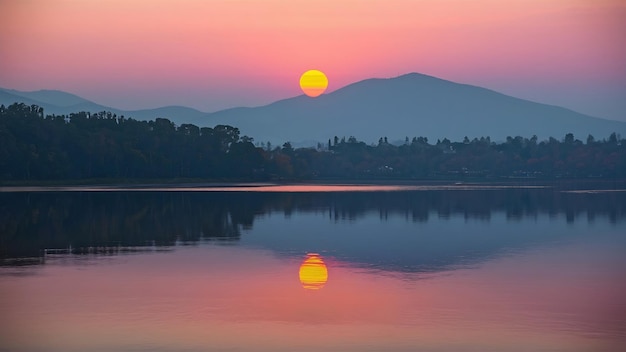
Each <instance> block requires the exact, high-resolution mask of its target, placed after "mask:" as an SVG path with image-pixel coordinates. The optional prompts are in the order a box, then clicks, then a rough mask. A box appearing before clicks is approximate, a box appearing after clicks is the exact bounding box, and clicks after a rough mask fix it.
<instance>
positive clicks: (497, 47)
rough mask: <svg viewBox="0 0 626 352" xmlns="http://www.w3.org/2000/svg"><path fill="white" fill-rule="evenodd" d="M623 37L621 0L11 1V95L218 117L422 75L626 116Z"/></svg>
mask: <svg viewBox="0 0 626 352" xmlns="http://www.w3.org/2000/svg"><path fill="white" fill-rule="evenodd" d="M391 4H392V5H391ZM623 33H626V3H625V2H623V1H620V0H593V1H592V0H508V1H502V0H480V1H464V0H449V1H443V0H421V1H419V0H416V1H409V0H398V1H394V2H389V1H383V0H371V1H363V0H349V1H341V0H317V1H300V0H292V1H282V0H281V1H279V0H264V1H256V0H240V1H230V0H207V1H201V0H179V1H165V0H146V1H144V0H92V1H78V0H74V1H69V0H23V1H17V0H0V43H1V45H2V50H1V51H0V87H4V88H12V89H18V90H37V89H60V90H64V91H68V92H71V93H75V94H78V95H80V96H82V97H85V98H88V99H90V100H93V101H96V102H98V103H101V104H104V105H109V106H113V107H118V108H122V109H140V108H152V107H158V106H163V105H187V106H191V107H195V108H198V109H200V110H203V111H214V110H218V109H222V108H226V107H232V106H255V105H261V104H266V103H269V102H272V101H275V100H278V99H282V98H287V97H292V96H295V95H299V94H301V92H300V90H299V87H298V80H299V77H300V74H301V73H302V72H304V71H306V70H308V69H320V70H322V71H324V72H325V73H326V74H327V75H328V77H329V91H333V90H335V89H338V88H341V87H342V86H345V85H347V84H350V83H353V82H355V81H358V80H361V79H366V78H371V77H394V76H398V75H401V74H405V73H409V72H420V73H425V74H430V75H434V76H437V77H440V78H444V79H448V80H452V81H456V82H461V83H468V84H474V85H480V86H484V87H487V88H491V89H495V90H498V91H501V92H503V93H507V94H511V95H514V96H518V97H522V98H529V99H531V100H535V101H541V102H547V103H552V104H557V105H562V106H566V107H569V108H572V109H575V110H578V111H581V112H585V113H589V114H592V115H596V116H603V117H609V118H614V119H622V120H626V83H625V82H626V46H625V45H623V43H624V42H626V36H625V35H624V34H623Z"/></svg>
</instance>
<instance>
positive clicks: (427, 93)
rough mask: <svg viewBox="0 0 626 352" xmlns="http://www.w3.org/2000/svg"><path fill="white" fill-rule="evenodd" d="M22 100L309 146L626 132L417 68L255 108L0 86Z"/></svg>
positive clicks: (2, 94)
mask: <svg viewBox="0 0 626 352" xmlns="http://www.w3.org/2000/svg"><path fill="white" fill-rule="evenodd" d="M16 101H21V102H24V103H26V104H29V105H30V104H37V105H39V106H41V107H43V108H44V111H45V112H46V113H47V114H50V113H54V114H69V113H71V112H77V111H90V112H99V111H111V112H113V113H116V114H118V115H124V116H126V117H133V118H135V119H140V120H152V119H155V118H157V117H166V118H169V119H170V120H171V121H173V122H174V123H176V124H177V125H180V124H183V123H192V124H195V125H197V126H200V127H205V126H208V127H213V126H215V125H217V124H228V125H232V126H235V127H238V128H239V129H240V130H241V133H242V135H248V136H251V137H254V139H255V141H258V142H264V141H271V142H272V143H273V144H274V145H277V144H282V143H284V142H285V141H291V142H292V143H293V144H294V145H295V146H302V145H314V144H315V143H317V142H324V141H327V140H328V139H329V138H331V139H332V138H333V137H334V136H338V137H340V138H341V137H344V136H345V137H346V138H347V137H350V136H355V137H356V138H357V139H358V140H362V141H365V142H367V143H371V142H376V141H378V139H379V138H380V137H388V138H389V140H390V141H393V140H404V137H405V136H406V137H409V138H411V137H414V136H416V137H417V136H424V137H428V138H429V140H430V141H431V142H432V141H436V140H437V139H438V138H448V139H451V140H453V141H458V140H462V139H463V138H464V137H465V136H467V137H469V138H470V139H472V138H474V137H482V136H490V137H491V138H492V140H495V141H498V140H504V139H505V138H506V137H507V136H523V137H531V136H533V135H537V137H539V139H540V140H543V139H547V138H548V137H555V138H558V139H561V138H563V136H565V134H567V133H573V134H574V136H575V137H576V138H578V139H581V140H584V139H585V138H586V137H587V135H589V134H591V135H593V136H594V137H596V138H600V139H601V138H606V137H608V136H609V135H610V134H611V133H613V132H616V133H620V134H622V135H626V122H621V121H613V120H606V119H601V118H596V117H591V116H588V115H584V114H580V113H577V112H575V111H572V110H568V109H565V108H561V107H557V106H552V105H546V104H539V103H535V102H531V101H527V100H523V99H518V98H514V97H511V96H507V95H504V94H500V93H498V92H495V91H492V90H489V89H485V88H480V87H476V86H471V85H466V84H459V83H454V82H451V81H446V80H443V79H439V78H436V77H432V76H427V75H423V74H418V73H410V74H407V75H403V76H399V77H395V78H389V79H379V78H375V79H367V80H363V81H360V82H356V83H353V84H350V85H348V86H345V87H343V88H341V89H338V90H336V91H334V92H332V93H328V94H323V95H321V96H320V97H318V98H309V97H307V96H305V95H301V96H297V97H293V98H289V99H284V100H279V101H277V102H274V103H272V104H269V105H265V106H260V107H254V108H232V109H227V110H222V111H218V112H215V113H204V112H201V111H198V110H195V109H191V108H187V107H182V106H168V107H162V108H158V109H146V110H135V111H123V110H120V109H115V108H110V107H106V106H102V105H99V104H96V103H94V102H91V101H89V100H86V99H83V98H80V97H78V96H76V95H72V94H68V93H64V92H60V91H36V92H19V91H14V90H8V89H0V104H4V105H9V104H11V103H13V102H16Z"/></svg>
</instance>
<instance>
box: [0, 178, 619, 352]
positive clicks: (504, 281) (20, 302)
mask: <svg viewBox="0 0 626 352" xmlns="http://www.w3.org/2000/svg"><path fill="white" fill-rule="evenodd" d="M613 188H614V187H611V186H610V185H609V186H607V185H604V186H603V187H600V188H598V187H593V188H589V187H587V186H570V185H563V184H557V185H547V186H545V185H533V186H525V185H510V184H502V185H484V184H483V185H472V184H445V183H440V184H428V185H384V186H380V185H378V186H370V185H283V186H277V185H269V184H264V185H261V184H257V185H221V186H217V187H214V186H203V185H191V186H189V185H188V186H179V187H176V186H128V187H95V186H89V187H47V188H46V187H29V188H20V187H16V188H11V187H4V188H0V209H1V212H0V263H1V265H0V350H3V351H4V350H6V351H321V350H324V351H618V350H626V192H623V191H621V190H619V189H618V190H615V189H613Z"/></svg>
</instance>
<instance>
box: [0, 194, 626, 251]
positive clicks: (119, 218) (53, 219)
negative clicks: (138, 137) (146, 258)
mask: <svg viewBox="0 0 626 352" xmlns="http://www.w3.org/2000/svg"><path fill="white" fill-rule="evenodd" d="M625 200H626V194H624V193H619V192H615V193H596V194H574V193H561V192H558V191H554V190H552V189H506V190H497V191H496V190H494V191H421V192H381V193H378V192H364V193H341V192H338V193H253V192H243V193H229V192H227V193H211V192H206V193H200V192H198V193H188V192H99V193H88V192H86V193H83V192H75V193H71V192H70V193H4V194H0V210H1V211H0V255H1V256H2V257H23V256H38V255H40V254H41V250H42V249H45V248H68V247H70V246H71V247H72V248H74V251H75V252H81V251H85V250H86V249H87V248H94V247H102V248H107V247H115V246H118V247H133V246H146V245H147V246H152V245H156V246H169V245H173V244H175V243H176V242H177V241H182V242H195V241H199V240H228V241H232V240H237V239H239V237H240V236H241V229H250V228H252V226H253V222H254V219H255V217H256V216H258V215H261V214H265V213H270V212H280V213H283V214H285V215H286V216H289V215H290V214H292V213H294V212H324V213H328V215H329V216H330V217H331V218H332V219H334V220H335V221H343V220H356V219H358V218H360V217H363V216H365V215H366V214H369V215H371V214H372V212H374V213H378V214H379V216H380V217H381V219H386V218H388V217H390V216H395V217H397V216H400V217H404V218H405V219H406V220H407V221H414V222H425V221H428V219H429V217H430V216H433V215H436V216H438V217H441V218H446V217H450V216H453V215H454V216H457V215H463V216H464V217H465V218H476V219H482V220H486V221H488V220H489V219H490V216H491V214H492V212H494V211H498V212H505V213H506V216H507V218H508V219H510V220H519V219H522V218H524V217H535V216H537V215H538V214H540V213H547V214H550V215H556V214H565V218H566V220H567V221H568V222H572V221H575V220H576V219H579V218H581V217H583V218H584V219H585V220H588V221H592V220H593V219H594V218H595V217H596V216H608V218H609V220H610V221H611V222H615V221H617V220H618V219H621V218H623V217H624V215H625V214H626V201H625Z"/></svg>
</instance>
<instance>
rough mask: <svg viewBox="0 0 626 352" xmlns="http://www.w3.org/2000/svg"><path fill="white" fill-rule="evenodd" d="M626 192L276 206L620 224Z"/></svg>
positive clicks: (300, 198) (321, 200)
mask: <svg viewBox="0 0 626 352" xmlns="http://www.w3.org/2000/svg"><path fill="white" fill-rule="evenodd" d="M625 204H626V193H621V192H607V193H563V192H560V191H558V190H554V189H504V190H491V191H458V190H457V191H417V192H385V193H369V192H363V193H350V194H347V193H306V194H286V195H284V197H283V198H282V199H281V201H280V202H279V203H276V204H274V207H273V208H272V210H275V211H283V212H284V213H285V214H286V215H289V214H291V213H293V212H297V211H303V212H309V211H316V210H323V211H328V212H329V216H330V217H331V218H332V219H334V220H335V221H342V220H356V219H358V218H359V217H362V216H365V214H366V213H367V212H372V211H375V212H377V213H378V214H379V216H380V218H381V219H387V218H388V217H389V216H392V215H393V216H403V217H405V218H406V219H407V220H409V221H413V222H425V221H428V219H429V217H430V216H433V215H436V216H437V217H439V218H448V217H451V216H458V215H462V216H464V217H465V218H466V219H470V218H472V219H479V220H489V219H490V218H491V214H492V213H493V212H504V213H505V214H506V217H507V219H510V220H521V219H522V218H524V217H536V216H538V215H539V214H540V213H546V214H549V215H554V216H556V215H557V214H565V216H566V219H567V221H568V222H573V221H574V220H575V219H577V218H579V217H580V216H583V215H584V216H586V218H587V219H593V218H595V217H596V216H608V218H609V220H610V221H611V222H616V221H617V220H618V219H619V218H623V217H624V216H625V215H626V206H625Z"/></svg>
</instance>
